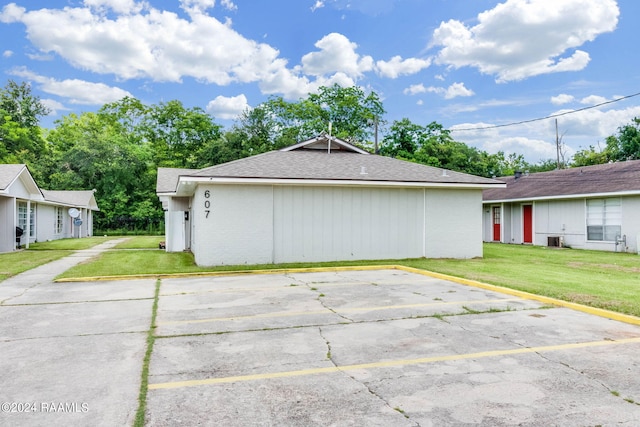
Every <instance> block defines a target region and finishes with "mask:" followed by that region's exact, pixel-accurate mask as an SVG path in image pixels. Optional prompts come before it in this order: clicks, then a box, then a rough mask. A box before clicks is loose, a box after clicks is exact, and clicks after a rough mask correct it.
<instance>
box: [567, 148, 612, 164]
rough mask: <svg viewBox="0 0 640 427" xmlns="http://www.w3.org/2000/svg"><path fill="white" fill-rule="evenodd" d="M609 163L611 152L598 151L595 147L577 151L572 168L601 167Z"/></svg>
mask: <svg viewBox="0 0 640 427" xmlns="http://www.w3.org/2000/svg"><path fill="white" fill-rule="evenodd" d="M608 162H609V152H608V151H606V150H598V149H596V148H595V147H594V146H593V145H590V146H589V148H584V149H582V150H578V151H576V153H575V154H574V155H573V161H572V162H571V167H580V166H593V165H601V164H603V163H608Z"/></svg>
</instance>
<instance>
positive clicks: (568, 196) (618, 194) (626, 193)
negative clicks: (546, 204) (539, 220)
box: [482, 187, 640, 205]
mask: <svg viewBox="0 0 640 427" xmlns="http://www.w3.org/2000/svg"><path fill="white" fill-rule="evenodd" d="M491 188H494V187H491ZM638 195H640V190H629V191H616V192H612V193H584V194H566V195H560V196H538V197H521V198H519V199H496V200H483V201H482V204H483V205H488V204H492V203H496V204H497V203H518V202H533V201H536V200H538V201H544V200H559V199H584V198H587V199H592V198H602V197H621V196H638Z"/></svg>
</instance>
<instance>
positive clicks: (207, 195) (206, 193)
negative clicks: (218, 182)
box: [204, 190, 211, 218]
mask: <svg viewBox="0 0 640 427" xmlns="http://www.w3.org/2000/svg"><path fill="white" fill-rule="evenodd" d="M210 197H211V192H210V191H209V190H205V191H204V198H205V201H204V209H205V211H204V217H205V218H209V214H210V213H211V211H210V210H209V208H211V200H209V198H210Z"/></svg>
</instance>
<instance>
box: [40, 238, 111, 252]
mask: <svg viewBox="0 0 640 427" xmlns="http://www.w3.org/2000/svg"><path fill="white" fill-rule="evenodd" d="M111 239H113V237H102V236H100V237H96V236H94V237H83V238H82V239H60V240H51V241H50V242H37V243H31V244H30V245H29V249H28V251H50V250H66V251H77V250H80V249H89V248H91V247H93V246H95V245H98V244H100V243H104V242H106V241H107V240H111Z"/></svg>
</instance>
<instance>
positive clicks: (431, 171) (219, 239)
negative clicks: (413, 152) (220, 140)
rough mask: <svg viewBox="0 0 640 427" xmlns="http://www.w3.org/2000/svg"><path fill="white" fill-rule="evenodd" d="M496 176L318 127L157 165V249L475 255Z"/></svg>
mask: <svg viewBox="0 0 640 427" xmlns="http://www.w3.org/2000/svg"><path fill="white" fill-rule="evenodd" d="M504 185H505V184H504V183H502V182H500V181H496V180H492V179H488V178H481V177H477V176H472V175H468V174H463V173H456V172H451V171H447V170H443V169H439V168H434V167H430V166H424V165H420V164H416V163H410V162H405V161H401V160H396V159H392V158H389V157H382V156H378V155H372V154H369V153H367V152H366V151H363V150H361V149H359V148H357V147H355V146H353V145H350V144H348V143H347V142H345V141H342V140H338V139H335V138H333V139H329V138H328V137H326V136H320V137H317V138H313V139H310V140H308V141H304V142H301V143H299V144H296V145H293V146H291V147H287V148H284V149H282V150H278V151H271V152H268V153H263V154H259V155H256V156H253V157H248V158H245V159H241V160H236V161H233V162H229V163H225V164H221V165H217V166H212V167H209V168H205V169H201V170H197V171H195V170H188V169H159V171H158V185H157V194H158V196H159V198H160V199H161V201H162V202H163V206H164V208H165V209H166V210H167V212H166V219H167V221H166V223H165V227H166V238H167V246H166V248H167V251H181V250H185V249H191V251H192V252H193V254H194V256H195V260H196V263H197V264H198V265H203V266H213V265H223V264H264V263H283V262H305V261H308V262H318V261H338V260H367V259H402V258H419V257H429V258H444V257H447V258H473V257H480V256H482V190H483V189H486V188H494V187H504Z"/></svg>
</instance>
